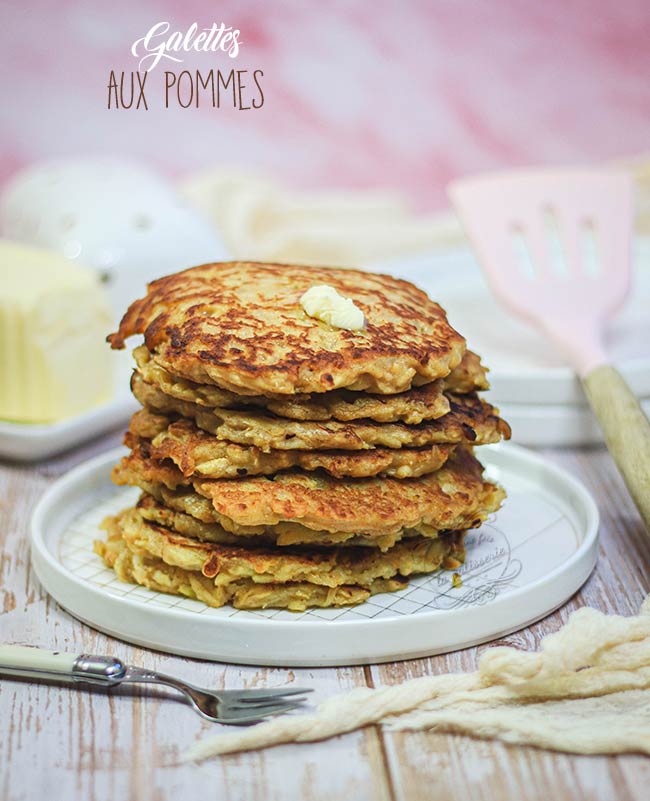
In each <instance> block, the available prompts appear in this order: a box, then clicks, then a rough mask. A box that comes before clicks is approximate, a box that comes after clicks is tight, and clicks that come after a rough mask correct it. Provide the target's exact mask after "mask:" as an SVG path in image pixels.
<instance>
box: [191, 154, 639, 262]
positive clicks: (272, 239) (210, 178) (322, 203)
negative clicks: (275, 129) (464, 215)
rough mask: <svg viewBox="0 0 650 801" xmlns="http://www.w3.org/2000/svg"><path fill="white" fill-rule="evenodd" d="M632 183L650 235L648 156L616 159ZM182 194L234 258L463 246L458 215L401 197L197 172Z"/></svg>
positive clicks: (391, 254) (362, 258)
mask: <svg viewBox="0 0 650 801" xmlns="http://www.w3.org/2000/svg"><path fill="white" fill-rule="evenodd" d="M615 166H619V167H623V168H625V169H630V170H631V171H632V172H633V174H634V176H635V178H636V182H637V212H638V213H637V230H638V232H639V233H646V234H648V233H650V155H648V154H645V155H642V156H638V157H636V158H634V159H628V160H622V161H619V162H615ZM181 191H182V192H183V194H184V195H185V196H186V197H187V199H188V200H189V201H190V203H191V204H192V205H194V206H195V207H196V208H198V209H199V210H200V211H202V212H203V213H204V214H205V215H206V216H207V217H208V218H209V219H210V220H212V222H213V224H214V226H215V227H216V228H217V230H218V231H219V234H220V235H221V238H222V239H223V241H224V243H225V245H226V247H227V248H228V250H229V251H230V252H231V254H232V256H233V258H241V259H261V260H268V261H285V262H306V263H312V264H329V265H336V264H341V265H346V266H356V265H364V264H366V265H369V264H376V263H378V262H382V261H390V260H392V259H397V258H405V257H408V256H412V255H416V254H419V253H426V252H431V251H434V250H436V249H446V248H453V247H458V246H462V245H464V244H466V240H465V236H464V234H463V231H462V228H461V226H460V223H459V221H458V219H457V217H456V216H455V215H454V214H453V213H451V212H444V213H441V214H420V215H417V214H415V213H413V212H412V211H411V210H410V209H409V206H408V204H407V202H406V200H405V198H404V197H402V196H401V195H400V194H399V193H396V192H390V191H381V192H380V191H373V190H368V191H358V190H357V191H355V190H345V191H344V190H340V191H330V192H290V191H288V190H287V189H284V188H282V187H281V186H279V185H277V184H276V183H274V182H272V181H267V180H264V179H262V178H259V177H256V176H254V175H252V174H250V173H247V172H245V171H243V170H236V169H225V168H224V169H215V170H212V171H209V172H204V171H201V172H199V173H195V174H193V175H190V176H188V177H187V178H185V179H184V180H183V181H182V182H181Z"/></svg>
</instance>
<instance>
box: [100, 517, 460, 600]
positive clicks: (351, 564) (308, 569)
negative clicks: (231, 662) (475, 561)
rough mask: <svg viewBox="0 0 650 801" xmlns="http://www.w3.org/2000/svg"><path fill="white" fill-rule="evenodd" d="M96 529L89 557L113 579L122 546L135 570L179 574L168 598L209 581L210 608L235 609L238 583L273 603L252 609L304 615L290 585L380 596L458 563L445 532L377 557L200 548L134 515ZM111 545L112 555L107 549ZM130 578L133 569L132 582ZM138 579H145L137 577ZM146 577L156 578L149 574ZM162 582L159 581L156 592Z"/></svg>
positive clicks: (345, 551)
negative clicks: (99, 536)
mask: <svg viewBox="0 0 650 801" xmlns="http://www.w3.org/2000/svg"><path fill="white" fill-rule="evenodd" d="M102 526H103V528H105V529H106V530H107V531H108V541H107V542H106V543H105V542H101V541H98V542H97V543H96V544H95V550H96V552H98V553H99V555H100V556H101V557H102V558H103V559H104V561H105V562H106V563H107V564H109V565H110V566H111V567H113V569H115V570H116V572H117V573H118V576H119V575H120V572H121V573H122V576H126V575H127V573H128V571H127V570H125V569H124V567H125V566H124V565H119V564H118V563H119V561H120V559H119V557H120V552H121V550H122V549H121V547H120V544H119V543H120V542H122V543H124V545H125V546H126V548H127V549H128V550H129V551H130V552H131V553H132V554H134V555H135V556H139V557H141V558H142V559H143V562H142V563H141V564H143V565H146V563H147V561H148V560H155V562H156V564H154V565H153V567H154V568H158V569H159V570H160V569H161V568H162V567H163V565H165V566H167V567H170V568H173V569H174V571H181V572H182V574H184V575H182V576H179V575H178V574H177V573H176V572H174V575H175V577H176V586H175V587H173V588H172V587H170V591H173V592H177V593H178V592H180V588H179V580H180V579H184V580H185V582H186V583H185V585H184V586H187V583H189V584H190V587H191V583H190V582H189V576H190V575H193V576H195V577H198V576H201V577H203V578H205V579H208V581H210V582H211V583H212V584H211V586H213V587H214V588H215V589H217V590H218V589H223V590H224V591H225V592H224V593H223V595H221V594H219V593H215V594H214V595H212V594H211V595H210V597H211V599H212V601H213V603H212V605H213V606H220V605H223V604H224V603H227V602H235V605H236V601H237V595H236V591H237V588H238V587H240V586H241V584H242V582H243V583H244V585H245V586H246V587H247V589H249V590H251V589H253V587H254V586H256V585H260V586H261V587H262V588H263V587H265V586H269V587H271V588H272V593H273V594H272V596H268V598H267V601H266V602H262V597H263V596H261V597H260V596H258V599H257V600H256V601H255V602H254V606H253V607H252V608H260V607H262V608H263V607H264V606H269V605H274V606H276V605H277V606H282V607H288V608H293V609H300V608H302V609H304V608H306V606H307V604H306V603H305V604H304V605H303V604H301V603H300V595H297V596H296V594H295V593H294V591H293V590H294V585H304V584H307V585H309V586H317V587H326V588H329V589H336V588H337V587H346V586H350V585H351V586H358V587H361V588H364V589H365V590H366V591H367V592H368V593H370V592H371V591H372V588H373V585H374V584H375V582H377V581H379V582H381V584H380V585H379V587H380V588H381V589H380V591H386V590H387V589H399V588H401V587H403V586H404V579H405V578H406V577H408V576H410V575H413V574H418V573H431V572H433V571H435V570H437V569H438V568H440V567H441V566H443V565H445V564H446V565H448V566H450V567H454V568H455V567H458V566H459V565H460V564H461V563H462V561H463V559H464V550H463V536H464V534H463V533H462V532H450V533H449V534H446V535H444V536H442V537H439V538H438V539H433V540H431V539H425V538H414V539H412V540H407V541H404V542H402V543H398V544H397V545H395V547H393V548H391V549H390V550H389V551H387V552H384V553H382V552H379V551H377V550H374V549H368V548H329V549H313V548H311V549H310V548H304V547H303V548H284V549H282V550H277V549H274V548H269V547H255V548H253V547H247V548H243V547H236V546H231V545H221V544H217V543H205V542H199V541H197V540H194V539H190V538H188V537H183V536H182V535H180V534H178V533H177V532H174V531H173V530H171V529H168V528H165V527H163V526H159V525H156V524H154V523H151V522H149V521H146V520H144V519H143V518H142V516H141V515H140V513H139V511H138V510H137V509H126V510H124V511H123V512H121V513H120V514H118V515H117V516H115V517H110V518H107V520H105V521H104V523H103V524H102ZM114 545H117V548H113V547H112V546H114ZM116 552H117V553H116ZM111 563H112V564H111ZM131 564H133V563H131ZM150 566H151V565H150ZM134 573H135V571H133V570H132V571H131V575H132V576H133V577H135V575H134ZM140 577H141V578H142V579H144V578H146V576H145V575H144V573H141V575H140ZM150 578H155V574H154V576H150ZM394 578H397V582H396V584H395V585H394V586H393V585H391V584H389V583H388V584H387V582H391V580H392V579H394ZM136 581H137V579H136ZM137 583H143V584H144V583H145V582H144V581H141V582H137ZM164 583H165V582H164V581H163V580H162V576H160V577H159V579H158V581H157V582H156V585H157V586H156V587H155V589H159V587H160V586H162V585H163V584H164ZM208 586H210V585H208ZM229 587H230V588H231V590H230V591H229V590H228V588H229ZM282 590H284V592H282ZM375 591H377V590H376V589H375ZM181 594H186V593H181ZM271 597H272V598H274V602H273V604H270V603H269V599H270V598H271ZM324 597H325V598H326V597H327V596H324ZM365 597H367V595H366V596H365ZM361 600H364V599H363V598H362V599H361ZM351 602H352V601H351V600H350V599H349V598H346V599H345V600H344V601H343V603H345V604H348V603H351ZM248 608H251V606H249V607H248Z"/></svg>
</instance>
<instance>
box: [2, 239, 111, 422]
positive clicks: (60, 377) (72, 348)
mask: <svg viewBox="0 0 650 801" xmlns="http://www.w3.org/2000/svg"><path fill="white" fill-rule="evenodd" d="M112 317H113V315H112V311H111V307H110V303H109V300H108V297H107V295H106V293H105V291H104V289H103V287H102V285H101V283H100V281H99V279H98V277H97V276H96V275H95V273H93V272H92V271H91V270H89V269H86V268H84V267H82V266H80V265H79V264H76V263H73V262H70V261H68V260H67V259H65V258H64V257H63V256H59V255H58V254H55V253H52V252H50V251H47V250H40V249H38V248H32V247H27V246H25V245H22V244H18V243H16V242H11V241H9V240H6V239H0V419H3V420H10V421H15V422H24V423H52V422H55V421H57V420H62V419H64V418H66V417H71V416H73V415H76V414H79V413H80V412H83V411H85V410H87V409H89V408H91V407H93V406H96V405H98V404H100V403H103V402H104V401H107V400H109V399H110V397H111V395H112V393H113V368H112V363H111V358H110V351H109V348H108V347H107V346H106V343H105V338H106V333H107V332H109V331H110V330H111V323H112Z"/></svg>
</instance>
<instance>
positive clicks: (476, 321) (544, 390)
mask: <svg viewBox="0 0 650 801" xmlns="http://www.w3.org/2000/svg"><path fill="white" fill-rule="evenodd" d="M378 269H382V270H383V271H388V272H392V273H393V274H395V275H398V276H399V277H401V278H406V279H407V280H409V281H413V282H414V283H415V284H417V285H418V286H420V287H421V288H422V289H424V290H425V291H426V292H427V293H428V294H429V295H430V296H431V297H432V298H433V300H435V301H438V302H439V303H440V304H441V305H442V306H443V307H444V308H445V309H446V310H447V313H448V315H449V320H450V322H451V324H452V325H453V326H454V327H455V328H456V329H457V330H458V331H460V332H461V333H462V334H463V336H464V337H465V338H466V339H467V341H468V345H469V347H470V348H472V349H475V350H476V351H477V353H479V354H480V355H481V358H482V359H483V362H484V364H486V365H487V366H488V367H489V368H490V374H489V379H490V384H491V390H490V394H489V396H488V397H489V400H490V401H492V402H493V403H495V404H496V405H497V406H502V405H503V404H510V403H520V404H530V405H532V406H540V405H546V404H558V405H568V406H586V398H585V396H584V393H583V391H582V387H581V385H580V382H579V381H578V380H577V378H576V377H575V375H574V372H573V370H572V369H571V368H570V367H569V366H568V365H567V364H566V363H565V362H564V361H563V359H562V355H561V354H560V353H559V351H557V350H556V349H554V348H553V346H552V345H551V344H550V343H549V342H548V341H547V340H546V339H545V338H544V337H543V336H542V334H539V333H537V331H535V330H534V329H533V328H532V327H530V326H527V325H526V324H525V323H524V322H522V321H520V320H519V319H517V318H516V317H514V316H512V315H510V314H508V313H507V312H506V311H504V310H503V309H502V308H501V306H499V304H498V303H497V301H496V300H495V299H494V298H493V297H492V294H491V292H490V290H489V289H488V287H487V284H486V283H485V279H484V278H483V274H482V272H481V270H480V268H479V266H478V264H477V262H476V260H475V258H474V256H473V255H472V253H471V251H470V250H469V249H465V250H455V251H448V252H443V251H440V252H437V253H435V254H430V255H428V256H422V257H418V258H417V259H413V260H408V261H402V262H400V263H391V264H386V265H383V266H380V267H379V268H378ZM649 309H650V238H648V237H638V238H637V240H636V242H635V247H634V271H633V286H632V293H631V295H630V298H629V299H628V301H627V303H626V305H625V307H624V308H623V309H622V310H621V312H620V313H619V314H618V315H617V316H616V318H615V319H614V320H612V322H611V324H610V326H609V330H608V331H607V336H606V344H607V348H608V351H609V353H610V354H611V358H612V363H613V364H615V365H616V366H617V367H618V368H619V369H620V370H621V372H622V373H623V375H624V376H625V377H626V379H627V381H628V382H629V384H630V386H631V387H632V389H633V390H634V392H635V393H636V394H637V396H638V397H640V398H650V311H649ZM540 444H546V443H540ZM567 444H568V443H567ZM574 444H575V443H574Z"/></svg>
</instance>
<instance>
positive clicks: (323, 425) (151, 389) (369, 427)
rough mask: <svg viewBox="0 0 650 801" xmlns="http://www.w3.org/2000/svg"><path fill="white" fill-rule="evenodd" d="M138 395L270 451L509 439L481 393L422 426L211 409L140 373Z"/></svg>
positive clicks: (459, 398) (452, 400)
mask: <svg viewBox="0 0 650 801" xmlns="http://www.w3.org/2000/svg"><path fill="white" fill-rule="evenodd" d="M131 387H132V390H133V394H134V395H135V397H136V398H137V399H138V401H140V403H141V404H142V405H143V406H144V407H145V408H148V409H151V410H153V411H155V412H157V413H160V414H167V415H170V414H171V415H180V416H182V417H185V418H187V419H190V420H193V421H194V422H195V423H196V425H197V426H198V427H199V428H202V429H203V430H204V431H207V432H209V433H210V434H213V435H214V436H215V437H217V438H218V439H225V440H228V441H229V442H237V443H239V444H240V445H252V446H255V447H257V448H259V449H260V450H262V451H264V452H265V453H268V452H269V451H271V450H300V451H311V450H365V449H368V448H376V447H385V448H419V447H423V446H425V445H434V444H442V443H449V444H456V443H467V444H473V445H483V444H486V443H490V442H498V441H499V440H500V439H501V438H502V437H505V438H509V437H510V428H509V426H508V424H507V423H506V422H505V421H504V420H501V418H500V417H499V416H498V411H497V410H496V409H495V408H494V407H493V406H490V404H489V403H487V402H486V401H484V400H481V399H480V398H478V396H476V395H453V396H452V395H450V396H449V405H450V411H449V413H448V414H446V415H444V416H443V417H440V418H438V419H437V420H428V421H427V422H424V423H420V424H419V425H417V426H407V425H404V424H403V423H375V422H373V421H372V420H355V421H351V422H349V423H343V422H341V421H340V420H323V421H314V420H286V419H284V418H281V417H276V416H275V415H271V414H268V413H266V412H265V411H262V410H250V409H249V410H246V411H240V410H234V409H206V408H205V407H203V406H199V405H198V404H196V403H188V402H187V401H182V400H178V399H177V398H172V397H171V396H170V395H166V394H165V393H164V392H162V391H161V390H160V389H158V387H156V386H154V385H153V384H147V383H146V382H145V381H144V380H143V379H142V376H140V374H139V373H134V374H133V376H132V380H131Z"/></svg>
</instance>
